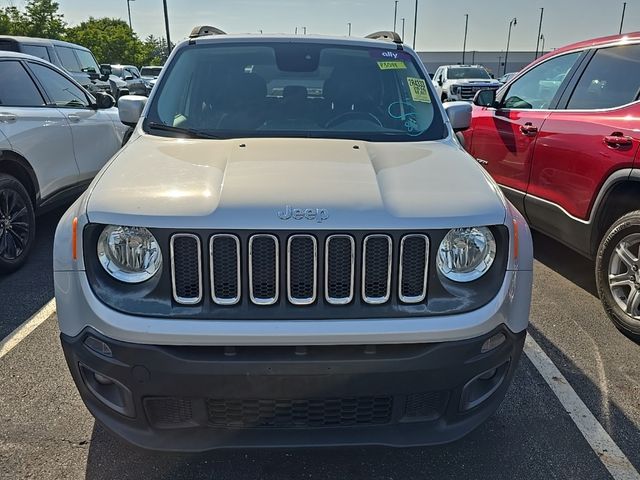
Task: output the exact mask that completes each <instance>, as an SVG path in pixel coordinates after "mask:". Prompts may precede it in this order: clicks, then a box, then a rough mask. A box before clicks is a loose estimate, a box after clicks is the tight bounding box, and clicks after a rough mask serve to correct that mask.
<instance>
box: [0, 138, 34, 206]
mask: <svg viewBox="0 0 640 480" xmlns="http://www.w3.org/2000/svg"><path fill="white" fill-rule="evenodd" d="M0 173H5V174H7V175H11V176H12V177H15V178H16V179H17V180H18V181H19V182H20V183H22V185H24V188H26V189H27V192H29V197H30V198H31V201H32V202H33V206H34V208H36V207H37V206H38V204H39V203H40V186H39V184H38V178H37V177H36V172H35V171H34V170H33V168H32V167H31V164H29V162H28V161H27V159H26V158H24V157H23V156H22V155H20V154H18V153H16V152H14V151H12V150H0Z"/></svg>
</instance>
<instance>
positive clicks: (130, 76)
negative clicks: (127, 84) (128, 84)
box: [124, 75, 133, 81]
mask: <svg viewBox="0 0 640 480" xmlns="http://www.w3.org/2000/svg"><path fill="white" fill-rule="evenodd" d="M124 79H125V81H126V80H133V75H125V76H124Z"/></svg>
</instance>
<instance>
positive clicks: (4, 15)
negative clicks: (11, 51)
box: [0, 7, 27, 35]
mask: <svg viewBox="0 0 640 480" xmlns="http://www.w3.org/2000/svg"><path fill="white" fill-rule="evenodd" d="M26 24H27V19H26V18H25V16H24V14H23V13H22V12H21V11H20V10H18V8H17V7H5V8H0V35H25V34H26V31H27V28H26Z"/></svg>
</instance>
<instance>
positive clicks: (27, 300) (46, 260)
mask: <svg viewBox="0 0 640 480" xmlns="http://www.w3.org/2000/svg"><path fill="white" fill-rule="evenodd" d="M67 208H68V205H67V206H64V207H61V208H58V209H56V210H53V211H51V212H49V213H47V214H45V215H42V216H39V217H37V224H36V242H35V244H34V246H33V250H32V251H31V255H30V256H29V258H28V259H27V263H26V264H25V265H24V266H23V267H22V268H21V269H20V270H17V271H15V272H13V273H10V274H7V275H0V305H2V311H1V315H0V340H2V339H3V338H4V337H6V336H7V335H9V334H10V333H11V332H12V331H13V330H14V329H15V328H16V327H17V326H18V325H20V324H21V323H22V322H24V321H25V320H27V319H28V318H29V317H31V316H32V315H33V314H34V313H36V312H37V311H38V310H40V308H42V306H44V304H46V303H47V302H48V301H49V300H51V299H52V298H53V260H52V258H53V237H54V234H55V232H56V226H57V225H58V221H59V220H60V217H61V216H62V214H63V213H64V212H65V211H66V209H67Z"/></svg>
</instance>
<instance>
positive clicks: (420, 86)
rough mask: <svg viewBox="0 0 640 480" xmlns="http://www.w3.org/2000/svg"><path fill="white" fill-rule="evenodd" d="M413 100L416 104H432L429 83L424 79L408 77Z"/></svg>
mask: <svg viewBox="0 0 640 480" xmlns="http://www.w3.org/2000/svg"><path fill="white" fill-rule="evenodd" d="M407 83H408V84H409V90H410V91H411V98H413V101H414V102H424V103H431V97H430V96H429V90H427V82H425V81H424V79H422V78H415V77H407Z"/></svg>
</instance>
